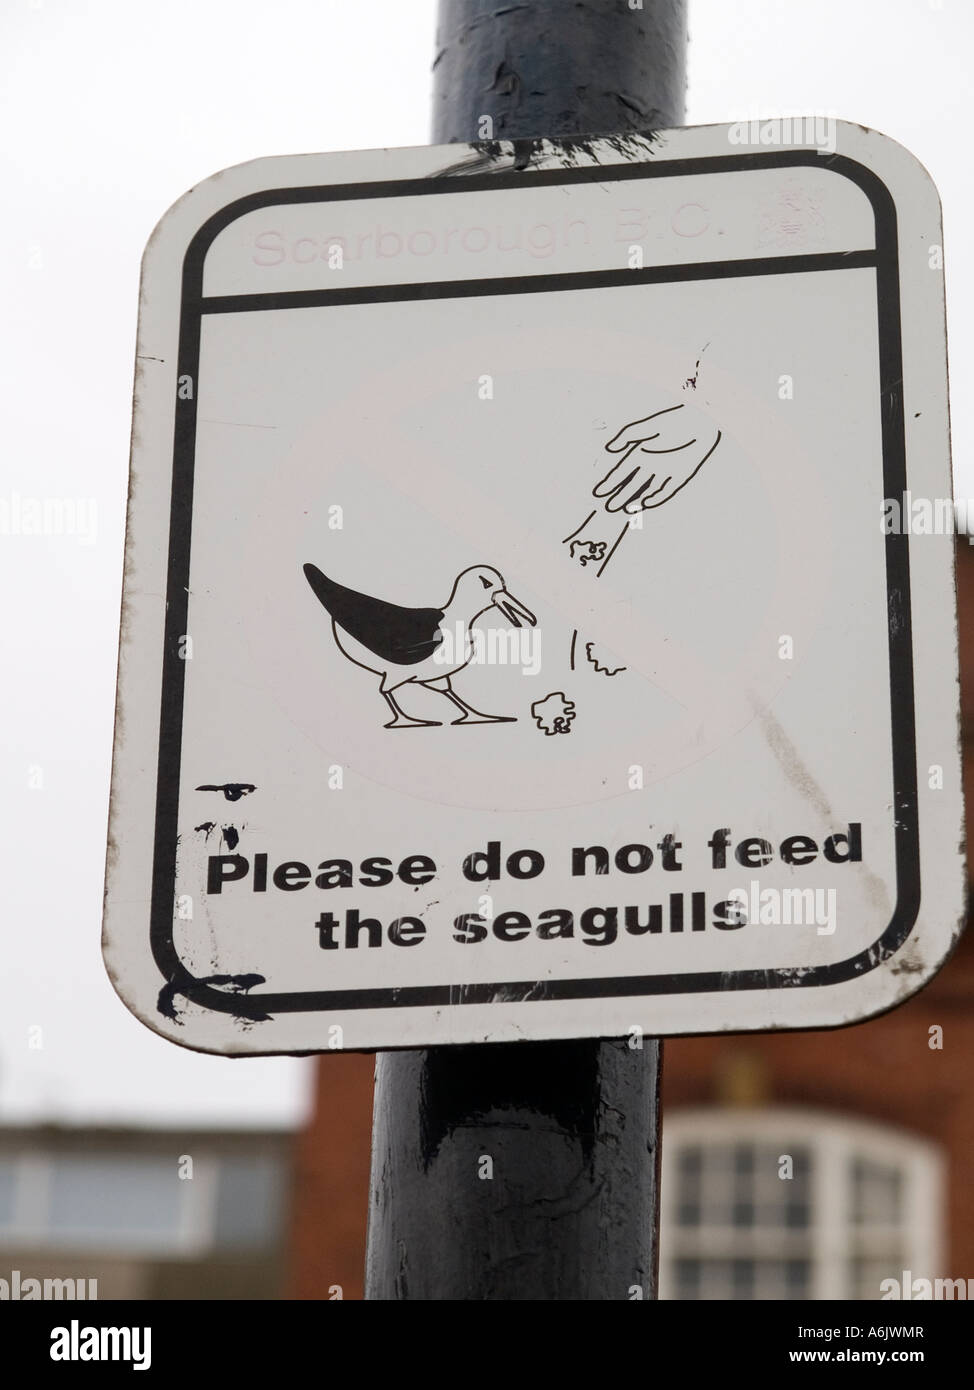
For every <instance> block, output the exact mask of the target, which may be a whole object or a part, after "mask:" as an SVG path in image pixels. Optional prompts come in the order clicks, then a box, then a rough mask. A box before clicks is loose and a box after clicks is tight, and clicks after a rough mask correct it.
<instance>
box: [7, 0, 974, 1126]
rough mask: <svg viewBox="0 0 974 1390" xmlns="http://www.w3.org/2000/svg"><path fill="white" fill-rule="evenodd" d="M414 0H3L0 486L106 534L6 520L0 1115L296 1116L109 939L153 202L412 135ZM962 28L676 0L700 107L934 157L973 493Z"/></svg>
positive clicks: (947, 15) (889, 6) (275, 1070)
mask: <svg viewBox="0 0 974 1390" xmlns="http://www.w3.org/2000/svg"><path fill="white" fill-rule="evenodd" d="M433 14H434V4H433V3H432V0H408V3H403V0H368V3H363V2H362V0H275V3H274V4H273V5H267V4H257V3H253V2H252V0H165V3H162V0H155V3H150V0H4V2H3V5H2V12H0V55H2V56H0V127H2V129H3V131H4V139H3V147H4V148H3V153H2V155H0V161H2V173H3V177H2V187H3V201H4V204H5V206H4V215H3V218H2V220H0V303H2V306H3V312H2V319H0V322H2V325H3V326H2V331H0V392H2V401H3V428H4V441H5V449H4V452H3V457H2V464H0V467H2V482H0V497H4V498H7V499H8V500H9V499H10V498H11V496H12V494H15V493H19V494H20V495H21V497H24V498H27V497H37V498H44V497H60V498H92V499H94V501H95V504H96V508H97V533H96V536H95V539H94V543H93V544H83V543H82V542H81V541H80V540H79V538H77V537H73V536H62V537H27V536H9V535H8V536H0V580H2V592H3V594H4V623H3V626H4V631H5V632H6V641H7V651H8V655H9V656H10V658H11V659H10V662H9V664H8V677H7V681H6V685H5V690H4V702H5V717H4V719H3V724H2V730H0V740H2V747H3V767H4V775H3V781H2V787H3V791H2V794H0V795H2V798H3V801H2V804H3V818H2V822H0V823H2V830H3V840H2V845H3V852H2V857H0V858H2V864H3V869H2V880H0V881H2V914H3V916H2V920H3V927H2V932H3V943H4V953H3V955H4V963H3V967H2V972H3V973H2V980H0V1123H2V1122H13V1121H22V1120H25V1119H30V1118H42V1117H43V1118H61V1119H65V1120H72V1121H79V1122H80V1121H94V1120H98V1121H106V1120H134V1119H143V1120H150V1121H156V1122H164V1121H165V1122H169V1121H173V1122H177V1121H186V1122H197V1123H200V1124H221V1123H227V1124H289V1123H295V1122H296V1121H297V1120H298V1119H299V1118H300V1116H301V1114H302V1113H303V1110H304V1107H305V1106H306V1104H307V1097H308V1081H309V1075H310V1064H309V1063H307V1062H299V1061H292V1060H289V1059H267V1060H242V1061H225V1060H222V1059H219V1058H213V1057H204V1056H199V1055H196V1054H193V1053H190V1052H186V1051H183V1050H182V1049H180V1048H176V1047H173V1046H172V1044H170V1043H168V1042H164V1041H163V1040H162V1039H159V1038H156V1037H155V1036H154V1035H153V1034H151V1033H150V1032H149V1031H148V1030H147V1029H145V1028H143V1027H142V1026H141V1025H140V1024H138V1023H137V1022H136V1021H135V1020H134V1019H133V1018H132V1017H131V1015H130V1014H129V1013H128V1012H127V1010H126V1009H125V1008H124V1006H123V1005H122V1004H121V1003H120V1002H119V1000H118V999H117V998H116V996H115V994H114V991H113V990H112V988H111V986H110V985H109V983H108V979H107V977H106V976H105V974H104V971H103V968H102V965H101V956H100V946H99V936H100V920H101V891H102V872H103V862H104V841H105V826H106V819H107V807H108V778H109V765H110V756H111V738H112V720H113V700H114V680H115V655H116V642H117V635H118V602H119V586H120V579H121V560H122V542H123V519H124V502H125V490H126V474H127V458H128V432H129V423H130V407H131V388H132V360H133V353H134V342H135V327H136V308H137V290H138V274H139V261H140V258H141V255H142V250H143V247H144V245H145V242H146V240H147V238H148V236H149V233H150V232H151V230H152V228H153V226H154V225H155V223H156V222H157V221H158V219H159V217H160V216H161V214H162V213H163V212H164V211H165V210H166V208H167V207H168V206H169V205H170V204H171V203H173V202H174V201H175V200H176V198H178V197H179V196H180V194H182V193H183V192H184V191H185V190H186V189H187V188H189V187H190V186H191V185H192V184H194V183H196V182H198V181H199V180H200V179H201V178H203V177H206V176H207V175H209V174H211V173H214V172H215V171H216V170H218V169H221V168H225V167H227V166H228V165H231V164H237V163H240V162H242V161H244V160H247V159H253V158H255V157H257V156H260V155H269V154H292V153H298V152H301V151H311V150H342V149H356V148H369V147H372V146H378V145H393V146H394V145H411V144H422V143H424V142H425V141H426V139H427V137H428V124H429V122H428V110H429V87H430V80H429V62H430V59H431V55H432V52H433ZM972 38H974V6H972V5H971V4H970V0H815V3H814V4H789V5H782V4H777V3H771V0H732V2H729V0H691V51H690V103H689V113H688V119H689V120H690V121H691V122H692V123H707V122H714V121H731V120H739V119H743V118H747V117H752V116H757V115H760V114H766V115H777V114H785V113H790V112H796V111H809V112H820V113H825V114H834V115H836V116H839V117H842V118H845V119H849V120H855V121H859V122H861V123H862V124H864V125H869V126H872V127H874V128H875V129H877V130H880V131H883V132H884V133H885V134H887V135H890V136H892V137H894V138H895V139H897V140H899V141H901V142H902V143H903V144H904V145H906V146H907V147H908V148H909V149H911V150H912V151H913V153H914V154H916V155H917V156H918V157H919V158H920V160H921V161H922V162H923V163H924V164H925V165H926V167H927V168H928V169H929V171H930V173H931V174H932V175H933V178H934V180H935V182H936V183H937V185H938V187H939V189H940V193H941V197H942V200H943V205H944V221H945V245H946V257H947V293H948V322H949V326H950V332H951V360H952V371H951V377H952V382H953V388H954V399H953V439H954V470H955V478H956V491H957V495H958V496H961V497H974V463H972V461H971V455H970V448H969V441H970V440H971V437H972V430H974V405H972V403H971V395H970V393H969V392H967V391H965V390H963V383H964V382H965V369H966V363H967V362H968V361H972V358H974V345H972V340H971V326H970V316H969V315H966V314H964V313H963V312H962V307H963V306H964V305H967V304H969V303H970V299H971V276H972V267H974V262H972V258H971V257H970V255H969V253H968V251H967V241H968V237H969V236H970V233H971V218H972V196H971V178H970V141H969V128H968V127H969V121H970V96H969V93H970V83H969V62H970V52H971V41H972ZM32 768H35V769H38V768H39V769H40V776H41V778H42V782H43V785H42V786H40V787H35V788H31V787H30V785H29V782H30V779H31V776H32V774H31V769H32ZM33 776H34V780H36V779H37V774H36V772H35V773H34V774H33ZM37 1027H39V1028H41V1029H42V1030H43V1033H42V1041H43V1046H42V1047H40V1048H37V1047H31V1046H30V1045H29V1042H30V1039H31V1036H32V1035H31V1031H30V1030H31V1029H32V1028H37ZM34 1036H35V1038H36V1034H35V1035H34Z"/></svg>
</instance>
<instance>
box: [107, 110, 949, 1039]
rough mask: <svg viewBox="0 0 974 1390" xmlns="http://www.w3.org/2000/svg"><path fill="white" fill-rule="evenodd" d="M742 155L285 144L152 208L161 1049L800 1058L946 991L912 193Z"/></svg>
mask: <svg viewBox="0 0 974 1390" xmlns="http://www.w3.org/2000/svg"><path fill="white" fill-rule="evenodd" d="M767 125H768V127H769V129H771V134H770V136H769V135H768V133H767V131H766V130H765V128H764V127H763V126H759V125H758V123H754V130H753V134H754V139H753V140H751V139H750V136H751V133H752V127H750V126H746V125H745V126H743V127H741V126H737V127H719V126H714V127H702V128H698V129H689V130H683V131H677V132H668V133H663V134H661V135H659V136H657V137H655V138H654V139H653V140H652V141H649V140H642V139H633V140H629V141H606V142H600V143H594V144H592V145H591V146H590V147H587V148H585V149H579V148H577V147H573V148H563V147H559V146H555V145H552V144H548V143H541V142H539V144H538V147H537V148H536V149H535V150H534V151H533V152H531V151H528V152H526V151H525V148H524V147H523V146H519V147H518V150H517V157H516V159H515V155H514V152H513V150H512V148H511V147H510V146H507V145H498V146H496V147H493V146H492V147H489V148H486V147H485V148H479V147H478V148H473V147H471V148H466V147H458V146H451V147H449V148H440V149H436V148H433V149H430V148H421V149H407V150H391V151H390V150H383V151H370V152H366V153H355V154H340V155H308V156H300V157H294V158H286V159H264V160H258V161H256V162H255V163H252V164H246V165H242V166H240V167H238V168H234V169H230V170H227V171H225V172H224V173H222V174H219V175H217V176H216V177H214V178H212V179H210V180H208V181H206V182H205V183H203V184H201V185H200V186H199V187H198V188H195V189H193V190H192V192H190V193H188V194H187V195H186V196H185V197H184V198H183V199H182V200H181V201H180V202H179V203H177V204H176V206H175V207H174V208H172V209H171V211H170V212H169V213H167V214H166V216H165V217H164V218H163V220H162V222H161V223H160V225H159V227H158V229H157V230H156V232H155V234H154V236H153V237H152V240H151V242H150V244H149V247H148V249H147V251H146V255H145V262H144V275H143V284H142V299H141V313H140V320H139V346H138V369H137V379H136V393H135V421H134V430H133V451H132V472H131V496H130V503H129V517H128V538H127V547H126V576H125V591H124V604H123V613H122V635H121V655H120V674H119V694H118V720H117V726H116V745H115V762H114V772H113V783H112V809H111V826H110V846H109V855H108V883H107V908H106V927H105V951H106V959H107V964H108V969H109V971H110V973H111V976H112V979H113V980H114V981H115V984H116V987H117V989H118V990H119V992H120V994H121V995H122V998H123V999H124V1000H125V1002H126V1003H127V1004H128V1006H129V1008H130V1009H132V1011H133V1012H134V1013H135V1014H136V1015H137V1016H138V1017H139V1018H140V1019H141V1020H142V1021H143V1022H145V1023H146V1024H148V1026H149V1027H151V1028H153V1029H155V1030H156V1031H157V1032H159V1033H161V1034H163V1035H164V1036H166V1037H169V1038H171V1039H173V1040H174V1041H176V1042H180V1043H184V1044H186V1045H189V1046H191V1047H195V1048H200V1049H204V1050H208V1051H214V1052H226V1053H274V1052H298V1051H302V1050H326V1049H329V1048H362V1049H367V1048H386V1047H402V1046H420V1045H426V1044H437V1043H448V1042H471V1041H478V1040H502V1039H515V1038H562V1037H576V1036H626V1035H629V1036H630V1037H632V1038H633V1039H634V1040H638V1038H639V1037H640V1036H641V1034H642V1033H646V1034H671V1033H704V1032H718V1031H723V1030H729V1031H741V1030H748V1029H761V1030H767V1029H779V1028H818V1027H826V1026H831V1025H837V1024H841V1023H848V1022H852V1021H854V1020H856V1019H861V1018H864V1017H868V1016H870V1015H872V1014H875V1013H878V1012H881V1011H882V1010H885V1009H888V1008H891V1007H892V1006H894V1005H895V1004H897V1003H899V1002H901V1001H902V1000H903V999H905V998H906V997H907V996H909V995H910V994H911V993H913V992H914V991H915V990H916V989H917V988H918V987H919V986H920V985H921V984H923V983H924V982H925V981H926V980H927V979H929V977H930V976H931V975H932V974H933V973H934V971H935V970H936V969H937V968H938V966H939V965H940V964H941V963H942V962H943V960H944V958H945V956H946V954H947V952H948V951H949V950H950V948H951V945H952V943H953V941H954V939H955V935H956V933H957V930H958V924H959V922H960V921H961V918H962V916H963V910H964V886H965V879H964V867H963V862H962V857H961V851H960V848H959V845H960V841H961V836H962V806H961V790H960V758H959V752H958V695H957V680H956V676H957V657H956V622H955V613H954V585H953V545H954V539H953V537H952V535H951V534H950V532H951V531H952V529H953V525H952V523H953V511H952V509H951V503H950V496H951V484H950V465H949V452H948V434H947V401H946V361H945V341H944V305H943V272H942V259H941V232H940V220H939V207H938V201H937V195H936V192H935V190H934V188H933V185H932V184H931V182H930V179H929V177H928V176H927V174H926V173H925V171H924V170H923V169H922V168H921V166H920V165H919V164H918V163H917V162H916V161H915V160H914V159H913V158H912V156H910V155H909V154H908V153H907V152H906V151H905V150H903V149H902V148H901V147H900V146H898V145H896V144H894V143H893V142H891V141H889V140H887V139H885V138H883V137H882V136H879V135H876V134H874V133H872V132H869V131H865V130H863V129H861V128H860V127H858V126H851V125H839V126H838V128H837V129H836V130H835V131H834V132H833V134H834V137H835V138H834V141H829V142H828V145H823V144H821V143H818V144H809V145H803V144H801V143H796V142H795V132H794V131H793V130H791V131H788V132H784V133H782V132H781V131H778V132H777V134H778V139H775V138H774V135H775V130H774V129H773V127H774V123H773V122H769V123H767ZM766 137H767V138H766ZM786 137H787V138H788V139H791V140H792V143H786ZM799 138H800V132H799Z"/></svg>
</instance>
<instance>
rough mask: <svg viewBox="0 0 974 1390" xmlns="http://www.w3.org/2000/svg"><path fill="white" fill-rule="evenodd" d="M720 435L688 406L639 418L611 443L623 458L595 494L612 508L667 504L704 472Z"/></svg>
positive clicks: (611, 449)
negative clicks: (698, 474) (700, 472)
mask: <svg viewBox="0 0 974 1390" xmlns="http://www.w3.org/2000/svg"><path fill="white" fill-rule="evenodd" d="M720 438H721V435H720V430H719V429H717V428H716V426H715V425H713V424H711V423H710V422H709V421H708V420H706V418H705V417H703V416H702V415H700V414H699V412H697V411H695V410H688V409H687V407H686V406H684V405H671V406H667V407H666V408H665V409H664V410H657V411H655V412H654V413H653V414H652V415H647V416H646V417H645V418H644V419H642V420H633V421H632V423H631V424H628V425H623V427H622V429H621V430H619V431H618V432H617V433H616V434H615V435H613V437H612V438H611V439H610V440H609V442H608V444H606V446H605V447H606V450H607V451H608V452H609V453H610V454H617V455H618V456H619V457H618V459H617V461H616V462H615V463H614V464H613V465H612V467H611V468H610V469H609V471H608V473H606V475H605V477H604V478H603V479H602V480H601V481H600V482H598V483H596V485H595V487H594V488H593V489H592V495H593V496H594V497H599V498H604V499H605V509H606V511H608V512H620V511H621V512H625V513H627V514H629V515H632V514H633V513H636V512H641V511H647V510H649V509H650V508H651V507H661V506H662V505H663V503H664V502H669V501H670V499H671V498H672V497H675V496H676V494H677V493H678V492H679V491H680V489H681V488H684V487H686V485H687V483H688V482H689V481H690V479H691V478H693V477H694V476H695V475H696V474H697V473H699V471H700V469H701V468H702V467H703V465H704V464H705V463H706V461H707V459H708V458H709V457H710V455H711V454H712V453H713V452H714V450H715V449H716V448H717V445H718V444H719V443H720ZM600 572H601V571H600Z"/></svg>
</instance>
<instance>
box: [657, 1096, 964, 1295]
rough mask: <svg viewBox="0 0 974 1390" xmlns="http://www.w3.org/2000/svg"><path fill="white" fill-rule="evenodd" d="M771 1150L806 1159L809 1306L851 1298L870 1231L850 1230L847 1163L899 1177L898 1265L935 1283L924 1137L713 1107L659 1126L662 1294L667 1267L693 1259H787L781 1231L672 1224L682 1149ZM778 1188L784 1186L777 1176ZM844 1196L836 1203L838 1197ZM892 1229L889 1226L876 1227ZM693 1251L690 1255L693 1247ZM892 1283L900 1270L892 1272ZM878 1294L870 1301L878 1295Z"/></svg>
mask: <svg viewBox="0 0 974 1390" xmlns="http://www.w3.org/2000/svg"><path fill="white" fill-rule="evenodd" d="M733 1144H748V1145H753V1144H766V1145H767V1144H770V1145H771V1146H773V1147H774V1146H780V1152H781V1153H782V1154H785V1153H788V1152H790V1150H791V1148H792V1147H796V1148H797V1147H801V1148H806V1149H808V1150H810V1151H811V1153H812V1155H813V1162H812V1180H811V1188H810V1203H811V1212H810V1220H809V1225H808V1228H807V1230H806V1232H805V1233H804V1236H803V1240H802V1245H803V1246H804V1247H806V1248H807V1252H808V1259H809V1260H810V1262H811V1266H812V1270H811V1294H810V1299H811V1300H813V1301H815V1300H824V1299H844V1298H852V1297H855V1291H854V1290H853V1289H852V1288H851V1268H850V1267H851V1260H852V1255H853V1250H854V1243H855V1242H856V1241H857V1240H859V1241H860V1242H861V1241H862V1240H863V1238H865V1239H866V1240H868V1233H865V1232H864V1231H863V1229H862V1228H860V1227H854V1226H853V1225H852V1223H851V1212H850V1210H849V1203H850V1201H851V1195H852V1165H853V1161H854V1160H855V1159H856V1158H866V1159H869V1160H871V1161H874V1162H878V1163H883V1164H887V1165H890V1166H895V1167H896V1168H898V1169H900V1171H901V1172H902V1173H903V1176H904V1180H905V1184H904V1217H903V1221H902V1224H901V1225H900V1226H898V1227H896V1228H895V1229H896V1231H897V1234H898V1235H899V1236H900V1237H901V1238H902V1240H903V1243H904V1246H905V1248H906V1252H907V1254H906V1259H905V1264H906V1266H907V1267H908V1268H910V1269H912V1270H913V1272H914V1274H917V1275H922V1276H923V1277H925V1278H929V1279H933V1278H935V1277H936V1276H937V1274H938V1273H939V1272H941V1271H942V1267H943V1266H942V1258H943V1230H944V1216H945V1190H946V1185H945V1160H944V1157H943V1153H942V1151H941V1149H940V1148H939V1147H938V1146H937V1145H936V1144H934V1143H931V1142H930V1141H929V1140H927V1139H922V1138H919V1137H917V1136H915V1135H912V1134H909V1133H906V1132H905V1131H903V1130H899V1129H893V1128H890V1127H889V1126H887V1125H881V1124H876V1123H873V1122H871V1121H866V1120H860V1119H850V1118H849V1117H847V1116H846V1115H844V1114H841V1113H836V1112H834V1111H826V1110H811V1109H797V1108H789V1107H784V1106H782V1107H772V1106H769V1107H766V1108H762V1109H760V1110H757V1109H749V1108H741V1109H721V1108H719V1107H717V1106H712V1107H706V1108H694V1109H675V1110H672V1111H667V1113H666V1115H665V1116H664V1120H663V1144H662V1156H661V1186H660V1232H661V1244H660V1280H659V1297H660V1298H661V1299H675V1298H676V1297H677V1292H676V1281H675V1277H674V1261H675V1260H676V1259H678V1258H680V1257H684V1258H687V1257H690V1258H698V1259H703V1260H706V1259H719V1258H722V1257H727V1258H734V1257H735V1256H737V1257H739V1258H750V1257H751V1256H752V1255H753V1257H754V1258H761V1257H762V1256H764V1257H767V1258H779V1259H787V1258H789V1257H790V1256H792V1257H793V1254H794V1250H795V1249H796V1248H797V1246H798V1241H797V1240H795V1241H792V1242H790V1241H789V1235H790V1233H788V1232H785V1231H782V1230H780V1229H772V1230H767V1231H760V1230H755V1229H754V1228H747V1232H748V1234H747V1242H748V1244H747V1247H746V1248H745V1247H743V1246H742V1244H741V1242H740V1237H741V1234H742V1232H741V1231H739V1230H734V1229H732V1228H729V1227H727V1228H725V1227H716V1226H707V1225H706V1224H701V1225H700V1226H699V1227H695V1228H693V1232H692V1237H691V1233H690V1228H687V1227H683V1228H681V1227H680V1226H679V1224H678V1222H677V1211H676V1206H677V1197H678V1194H679V1180H678V1174H677V1169H676V1161H675V1155H676V1153H677V1150H678V1149H680V1148H682V1147H684V1146H685V1145H699V1146H700V1147H701V1148H704V1149H706V1148H707V1147H708V1146H717V1145H720V1146H725V1145H733ZM782 1181H786V1180H785V1179H782ZM837 1193H839V1194H841V1199H840V1201H839V1202H836V1201H835V1195H836V1194H837ZM883 1229H889V1230H890V1231H891V1230H893V1229H894V1228H880V1231H882V1230H883ZM691 1245H692V1246H695V1247H696V1248H691ZM891 1273H893V1274H894V1275H895V1276H896V1277H897V1278H899V1277H900V1276H901V1271H899V1270H895V1271H891ZM881 1296H882V1295H881V1293H880V1291H879V1289H878V1288H877V1290H876V1297H877V1299H878V1298H881Z"/></svg>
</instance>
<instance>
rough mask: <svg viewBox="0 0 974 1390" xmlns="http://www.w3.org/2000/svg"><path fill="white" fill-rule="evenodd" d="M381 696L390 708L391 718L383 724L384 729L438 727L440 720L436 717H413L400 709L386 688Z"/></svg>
mask: <svg viewBox="0 0 974 1390" xmlns="http://www.w3.org/2000/svg"><path fill="white" fill-rule="evenodd" d="M382 695H383V698H384V699H385V702H386V704H387V705H388V706H389V708H390V709H391V710H392V718H391V720H390V721H389V723H388V724H383V726H382V727H383V728H384V729H438V728H439V727H440V721H439V720H438V719H413V718H412V717H411V716H410V715H408V714H406V712H405V711H404V710H401V709H400V708H399V706H398V705H397V704H396V702H395V700H394V699H393V698H392V694H391V692H390V691H388V690H383V692H382Z"/></svg>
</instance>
